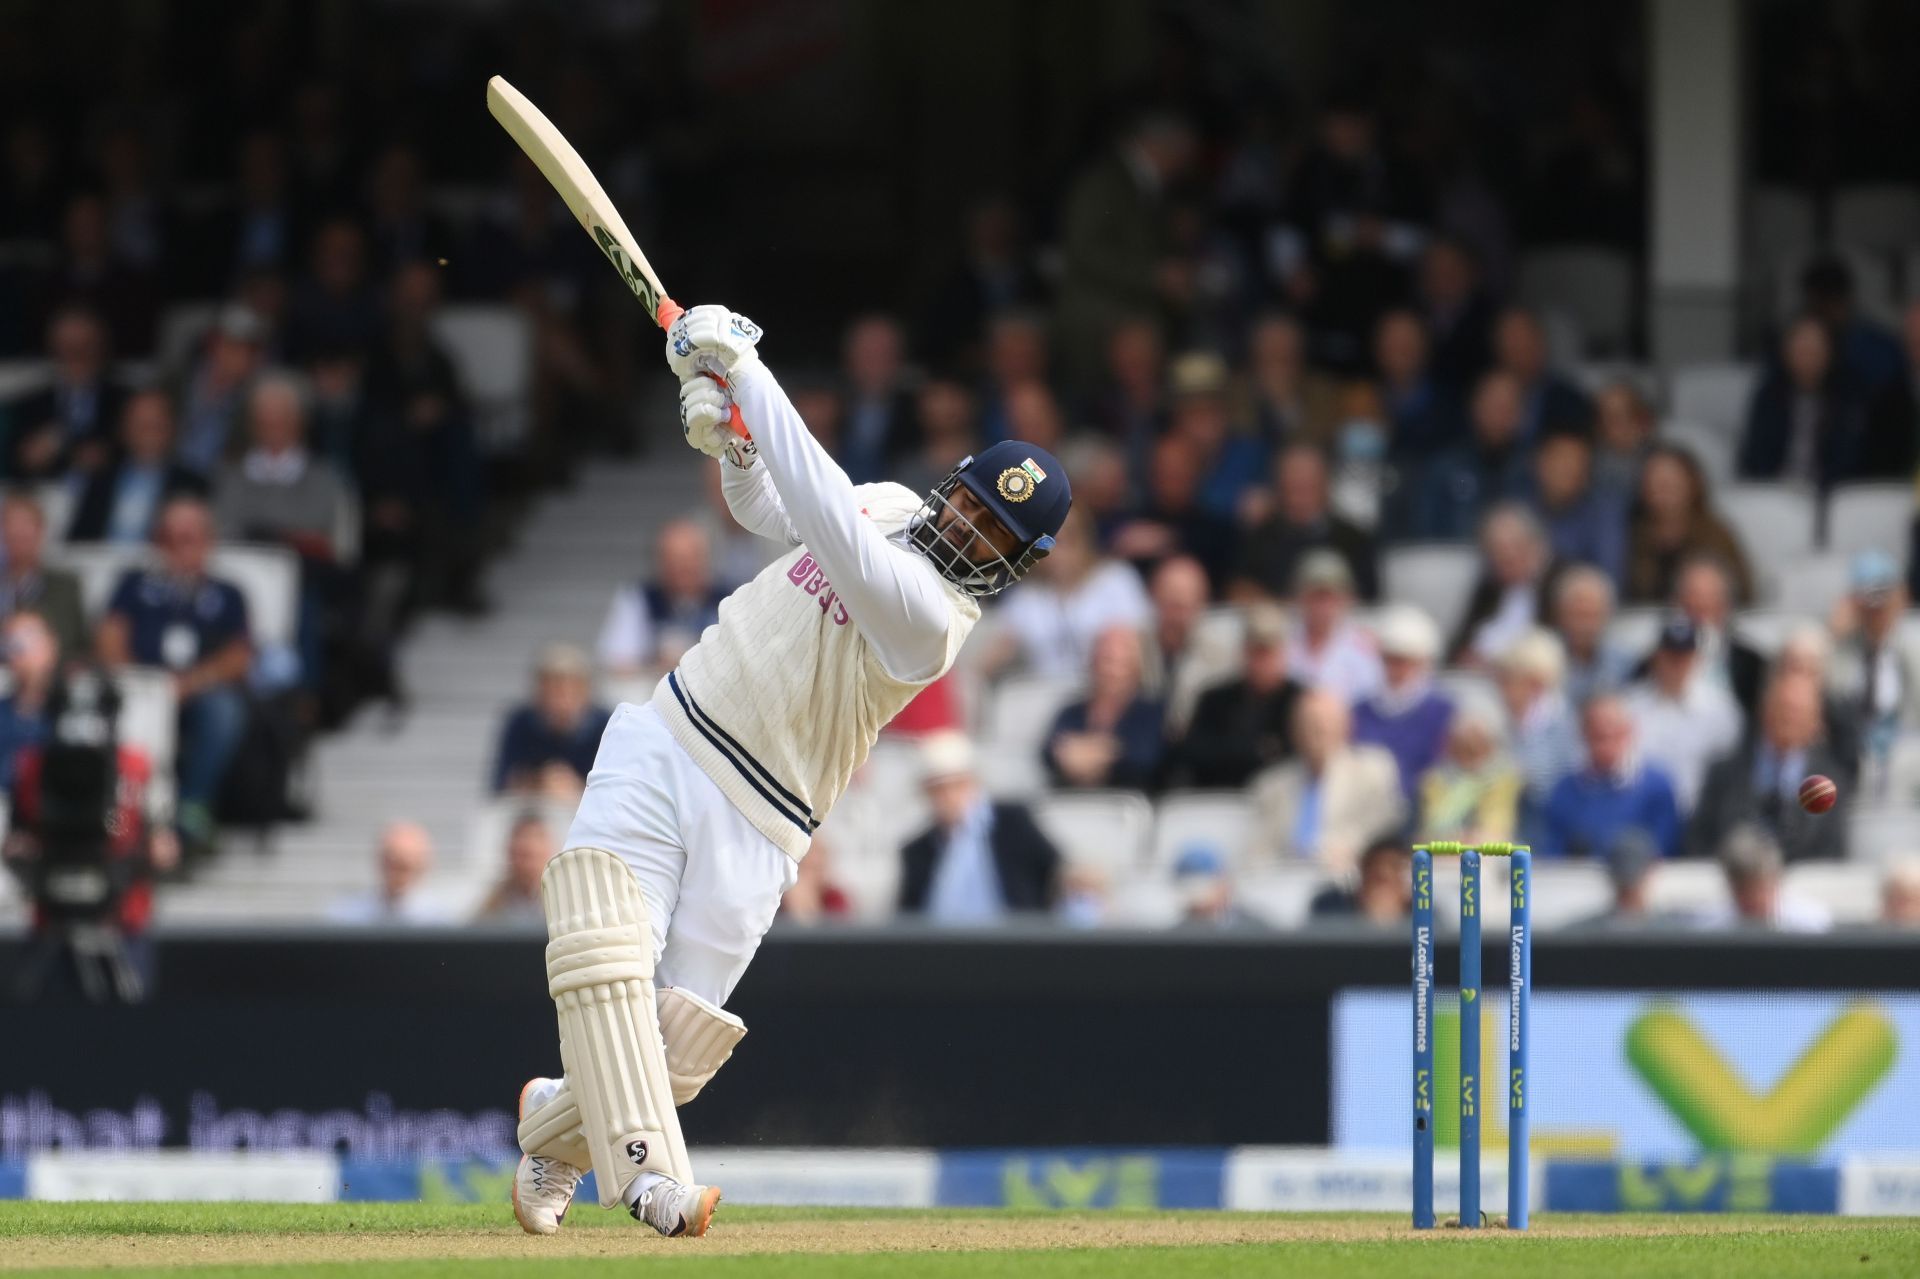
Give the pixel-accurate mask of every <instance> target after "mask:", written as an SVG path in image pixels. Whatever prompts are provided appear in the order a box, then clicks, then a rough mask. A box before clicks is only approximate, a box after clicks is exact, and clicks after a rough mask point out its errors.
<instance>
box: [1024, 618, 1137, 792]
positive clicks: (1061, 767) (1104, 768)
mask: <svg viewBox="0 0 1920 1279" xmlns="http://www.w3.org/2000/svg"><path fill="white" fill-rule="evenodd" d="M1141 666H1142V657H1141V652H1140V633H1139V632H1138V631H1136V630H1134V629H1133V628H1132V627H1128V626H1110V627H1108V628H1107V629H1106V630H1104V631H1101V632H1100V634H1099V635H1097V636H1095V637H1094V641H1093V658H1092V661H1091V662H1090V663H1089V677H1090V678H1089V679H1088V682H1087V696H1086V698H1085V699H1084V700H1082V701H1078V702H1075V703H1073V704H1072V705H1071V706H1068V707H1066V708H1065V709H1064V710H1062V711H1061V712H1060V714H1059V715H1058V716H1057V717H1056V718H1055V719H1054V721H1053V730H1052V731H1051V732H1049V733H1048V734H1047V745H1046V750H1045V752H1044V754H1045V756H1046V765H1047V773H1048V774H1049V775H1050V776H1051V777H1052V778H1053V783H1054V785H1056V786H1063V787H1088V788H1092V787H1119V788H1123V789H1128V790H1147V789H1149V788H1151V787H1152V786H1153V785H1154V783H1155V781H1156V777H1157V774H1158V772H1159V769H1160V756H1161V753H1162V752H1163V751H1164V750H1165V749H1166V739H1165V738H1164V737H1163V736H1162V732H1161V727H1162V725H1163V724H1164V723H1165V722H1166V712H1165V711H1164V710H1163V709H1162V707H1161V704H1160V703H1159V702H1157V701H1154V700H1153V699H1151V698H1148V697H1144V696H1142V695H1141V692H1140V676H1141Z"/></svg>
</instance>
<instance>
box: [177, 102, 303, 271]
mask: <svg viewBox="0 0 1920 1279" xmlns="http://www.w3.org/2000/svg"><path fill="white" fill-rule="evenodd" d="M235 170H236V174H235V177H236V181H235V189H234V192H233V195H232V198H231V199H230V200H229V201H227V202H226V203H224V204H223V205H222V207H221V208H220V209H219V210H217V211H216V212H215V213H214V214H213V215H212V216H211V217H209V218H208V219H207V220H206V222H205V224H204V225H203V227H202V229H201V232H200V236H199V238H200V240H201V246H200V250H199V263H198V267H199V269H200V270H201V271H204V272H205V273H206V277H207V280H208V281H209V282H210V283H215V284H216V285H217V284H219V283H225V282H229V281H232V280H234V279H236V278H237V277H238V276H239V275H240V274H241V273H242V272H245V271H249V270H255V269H260V268H265V269H268V270H273V271H285V270H287V269H288V268H289V267H291V266H292V265H293V259H294V255H295V253H296V252H298V250H299V246H300V245H302V244H304V243H305V242H306V226H305V223H304V218H305V217H306V212H307V211H306V210H303V209H301V208H300V207H299V206H298V205H297V204H296V203H295V202H294V201H293V199H292V195H291V192H290V191H289V190H288V187H287V149H286V140H285V139H284V138H282V137H281V136H280V135H279V134H277V133H275V132H273V131H272V130H270V129H265V128H255V129H253V130H252V131H250V132H249V133H248V134H247V135H246V136H245V137H244V138H242V139H241V141H240V147H239V152H238V154H237V155H236V157H235Z"/></svg>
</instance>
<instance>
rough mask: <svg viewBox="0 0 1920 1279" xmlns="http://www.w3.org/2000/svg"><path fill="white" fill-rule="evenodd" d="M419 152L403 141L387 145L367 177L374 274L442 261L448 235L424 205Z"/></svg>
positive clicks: (449, 244)
mask: <svg viewBox="0 0 1920 1279" xmlns="http://www.w3.org/2000/svg"><path fill="white" fill-rule="evenodd" d="M420 167H421V164H420V153H419V152H418V151H417V150H415V149H414V148H413V147H412V146H411V145H410V144H408V143H406V142H393V143H389V144H388V145H387V146H386V147H385V148H383V149H382V150H381V152H380V154H379V155H377V156H375V157H374V159H373V163H372V165H371V166H370V167H369V169H368V172H367V190H366V201H365V204H366V214H367V231H368V238H369V241H370V249H371V252H372V257H373V266H374V274H375V275H376V276H380V277H383V278H384V277H385V276H388V275H390V274H392V273H393V272H394V271H395V270H397V269H399V268H400V267H403V266H406V265H408V264H409V263H415V262H434V261H438V260H444V259H445V258H446V255H447V254H449V253H451V252H452V251H453V244H452V240H453V234H452V232H451V231H449V230H448V228H447V226H446V224H445V223H444V222H442V221H441V220H440V218H439V217H438V216H437V215H436V214H435V213H433V212H432V210H431V209H429V208H428V206H427V190H426V182H425V181H424V180H423V178H422V175H421V172H420Z"/></svg>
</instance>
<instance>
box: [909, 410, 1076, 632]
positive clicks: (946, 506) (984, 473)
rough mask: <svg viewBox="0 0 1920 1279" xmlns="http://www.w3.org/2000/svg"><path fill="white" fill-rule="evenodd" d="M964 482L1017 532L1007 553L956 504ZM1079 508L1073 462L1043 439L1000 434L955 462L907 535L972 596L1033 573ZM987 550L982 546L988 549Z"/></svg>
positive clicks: (1001, 588)
mask: <svg viewBox="0 0 1920 1279" xmlns="http://www.w3.org/2000/svg"><path fill="white" fill-rule="evenodd" d="M955 488H965V489H966V490H967V492H968V494H970V495H971V496H972V497H973V498H974V499H975V500H976V501H978V502H979V503H980V505H981V506H983V507H985V508H986V510H987V513H988V514H990V515H992V516H993V518H994V519H995V520H997V521H999V522H1000V524H1001V525H1002V526H1003V527H1004V528H1005V529H1006V530H1007V531H1008V532H1009V533H1011V534H1013V536H1014V540H1015V542H1016V543H1017V545H1016V547H1015V549H1014V550H1013V551H1012V552H1011V553H1010V554H1007V555H1001V554H999V553H998V552H997V551H995V550H993V549H992V548H991V546H990V544H989V541H988V539H987V537H986V535H985V534H984V533H982V532H981V530H980V529H979V528H978V527H976V526H975V525H974V523H973V521H971V520H969V519H968V518H967V517H966V516H965V515H964V514H962V513H961V511H960V509H959V508H958V507H957V506H955V505H954V504H953V502H952V497H953V491H954V489H955ZM1072 506H1073V489H1072V488H1071V487H1070V486H1069V485H1068V484H1067V468H1066V467H1064V466H1062V465H1061V464H1060V460H1059V459H1058V458H1056V457H1055V456H1054V455H1053V454H1051V453H1049V452H1047V451H1046V450H1045V449H1043V448H1041V447H1039V446H1038V445H1034V444H1028V443H1025V442H1024V441H1021V440H1002V441H1001V442H1000V443H998V444H995V445H993V446H991V447H990V448H986V449H983V450H981V451H980V452H978V453H976V454H974V455H973V456H972V457H969V458H967V459H966V460H964V461H963V462H961V463H960V465H959V466H957V467H955V468H954V469H953V471H952V473H951V474H949V475H948V476H947V478H946V479H944V480H942V481H940V483H939V484H938V485H937V486H936V487H935V488H934V490H933V492H931V493H929V494H928V495H927V500H926V501H925V502H923V503H922V504H921V506H920V511H919V513H918V514H917V515H915V516H914V518H913V522H912V523H911V524H910V525H908V529H907V536H908V538H909V539H910V540H911V541H912V543H913V545H914V546H915V547H917V548H918V549H919V550H920V551H921V553H922V554H924V555H925V556H926V557H927V558H928V559H929V560H931V561H933V565H934V567H935V568H937V569H939V570H940V572H941V575H942V576H944V577H945V578H946V579H947V580H948V581H950V582H952V583H953V584H954V585H955V586H958V587H959V588H960V589H961V590H963V591H965V592H966V593H967V594H969V595H976V596H987V595H996V594H998V593H999V592H1001V591H1004V590H1005V589H1006V588H1007V587H1009V586H1011V585H1012V584H1013V583H1015V582H1017V581H1019V580H1020V579H1021V578H1022V577H1025V576H1026V575H1027V570H1028V569H1031V568H1032V567H1033V566H1034V565H1035V564H1037V563H1039V562H1040V560H1041V559H1043V558H1045V556H1046V554H1047V552H1048V551H1051V550H1052V549H1053V539H1054V536H1055V535H1056V534H1058V533H1059V532H1060V526H1061V525H1062V524H1064V523H1066V520H1067V511H1068V509H1069V508H1071V507H1072ZM983 548H984V549H983Z"/></svg>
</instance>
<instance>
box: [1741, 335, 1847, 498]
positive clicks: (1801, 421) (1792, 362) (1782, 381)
mask: <svg viewBox="0 0 1920 1279" xmlns="http://www.w3.org/2000/svg"><path fill="white" fill-rule="evenodd" d="M1866 436H1867V409H1866V404H1865V402H1864V401H1863V400H1862V398H1861V394H1860V391H1859V389H1858V388H1857V387H1855V386H1854V385H1852V384H1851V383H1850V382H1849V380H1848V378H1847V376H1846V374H1845V372H1844V371H1843V370H1842V369H1841V368H1840V367H1839V366H1838V364H1837V363H1836V362H1835V360H1834V357H1833V341H1832V338H1831V337H1830V336H1829V335H1828V333H1827V330H1826V329H1825V328H1824V327H1822V325H1821V324H1820V322H1819V321H1818V320H1816V319H1814V318H1813V317H1812V316H1802V317H1801V318H1800V319H1798V320H1795V321H1794V322H1793V323H1792V324H1791V325H1789V326H1788V328H1787V331H1786V333H1785V334H1784V335H1783V336H1782V337H1781V339H1780V358H1779V360H1778V362H1777V363H1775V364H1773V365H1770V366H1769V368H1768V370H1767V374H1766V376H1765V377H1764V378H1763V379H1762V380H1761V382H1760V385H1759V386H1758V387H1756V388H1755V389H1754V393H1753V401H1752V403H1751V404H1750V405H1749V406H1748V409H1747V429H1746V435H1745V436H1744V438H1742V439H1741V441H1740V457H1739V462H1738V467H1739V473H1740V478H1741V479H1746V480H1787V481H1790V482H1792V483H1797V484H1811V485H1814V486H1816V487H1818V488H1820V489H1823V490H1824V489H1827V488H1830V487H1832V486H1833V485H1835V484H1840V483H1844V482H1846V481H1847V480H1852V479H1858V478H1860V477H1861V476H1862V475H1864V474H1866V473H1867V468H1866V453H1867V448H1868V440H1867V438H1866Z"/></svg>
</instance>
